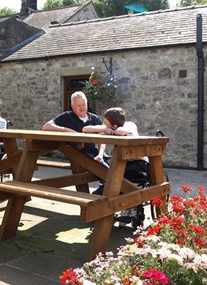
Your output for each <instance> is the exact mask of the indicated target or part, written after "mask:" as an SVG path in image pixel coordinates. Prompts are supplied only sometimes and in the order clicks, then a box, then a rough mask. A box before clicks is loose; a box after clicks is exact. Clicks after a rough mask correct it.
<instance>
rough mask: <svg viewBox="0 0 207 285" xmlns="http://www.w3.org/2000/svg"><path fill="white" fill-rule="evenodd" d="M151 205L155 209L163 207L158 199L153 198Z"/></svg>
mask: <svg viewBox="0 0 207 285" xmlns="http://www.w3.org/2000/svg"><path fill="white" fill-rule="evenodd" d="M152 205H153V206H156V207H161V206H162V205H163V201H162V200H161V199H160V198H154V199H153V200H152Z"/></svg>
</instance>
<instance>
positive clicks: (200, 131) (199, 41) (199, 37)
mask: <svg viewBox="0 0 207 285" xmlns="http://www.w3.org/2000/svg"><path fill="white" fill-rule="evenodd" d="M196 23H197V29H196V37H197V39H196V50H197V57H198V125H197V170H203V131H204V129H203V118H204V115H203V111H204V55H203V50H202V15H201V14H198V15H197V22H196Z"/></svg>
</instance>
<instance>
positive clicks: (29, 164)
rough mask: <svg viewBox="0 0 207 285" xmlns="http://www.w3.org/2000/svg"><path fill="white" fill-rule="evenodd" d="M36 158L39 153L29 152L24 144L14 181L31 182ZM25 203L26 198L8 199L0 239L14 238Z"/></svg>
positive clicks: (0, 228) (0, 229)
mask: <svg viewBox="0 0 207 285" xmlns="http://www.w3.org/2000/svg"><path fill="white" fill-rule="evenodd" d="M38 156H39V152H38V151H36V152H35V151H29V147H28V143H26V144H25V148H24V151H23V153H22V156H21V158H20V162H19V164H18V169H17V170H16V173H15V180H16V181H21V182H29V181H31V180H32V176H33V173H34V170H35V167H36V161H37V158H38ZM29 199H30V197H29ZM26 201H28V197H27V196H17V197H12V198H9V200H8V203H7V207H6V210H5V213H4V217H3V221H2V224H1V227H0V239H6V238H12V237H15V236H16V233H17V228H18V225H19V221H20V218H21V215H22V212H23V208H24V204H25V202H26Z"/></svg>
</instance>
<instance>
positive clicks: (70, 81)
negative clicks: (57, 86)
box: [64, 75, 90, 111]
mask: <svg viewBox="0 0 207 285" xmlns="http://www.w3.org/2000/svg"><path fill="white" fill-rule="evenodd" d="M89 76H90V75H76V76H68V77H64V111H67V110H71V104H70V97H71V95H72V94H73V93H74V92H76V91H81V90H82V89H83V87H84V82H85V81H86V80H88V79H89Z"/></svg>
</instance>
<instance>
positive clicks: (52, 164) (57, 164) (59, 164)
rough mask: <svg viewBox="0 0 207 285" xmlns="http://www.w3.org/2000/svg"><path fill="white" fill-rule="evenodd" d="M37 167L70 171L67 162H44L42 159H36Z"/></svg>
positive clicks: (69, 165)
mask: <svg viewBox="0 0 207 285" xmlns="http://www.w3.org/2000/svg"><path fill="white" fill-rule="evenodd" d="M37 166H44V167H56V168H65V169H71V164H70V163H69V162H63V161H52V160H44V159H38V160H37Z"/></svg>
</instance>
